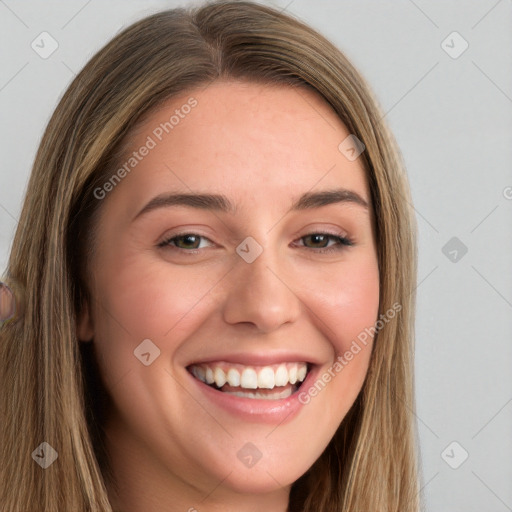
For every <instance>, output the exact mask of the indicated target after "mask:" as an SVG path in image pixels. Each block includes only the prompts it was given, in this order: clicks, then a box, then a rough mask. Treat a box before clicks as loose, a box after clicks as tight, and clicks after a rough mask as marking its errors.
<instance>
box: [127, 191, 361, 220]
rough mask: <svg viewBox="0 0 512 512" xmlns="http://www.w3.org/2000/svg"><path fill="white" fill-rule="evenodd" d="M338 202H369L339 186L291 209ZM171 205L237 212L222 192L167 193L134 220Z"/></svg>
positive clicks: (297, 202) (303, 197)
mask: <svg viewBox="0 0 512 512" xmlns="http://www.w3.org/2000/svg"><path fill="white" fill-rule="evenodd" d="M336 203H349V204H355V205H358V206H361V207H363V208H364V209H365V210H368V203H367V201H366V200H364V199H363V198H362V197H361V196H360V195H359V194H358V193H356V192H354V191H352V190H347V189H344V188H338V189H334V190H323V191H320V192H306V193H304V194H302V195H301V196H300V197H299V198H298V199H296V200H295V201H294V202H293V204H292V206H291V208H290V210H296V211H300V210H307V209H312V208H320V207H322V206H327V205H330V204H336ZM170 206H188V207H191V208H199V209H201V210H214V211H219V212H224V213H231V214H235V213H236V211H237V208H236V206H235V205H234V204H233V203H232V202H231V201H230V200H229V199H228V198H227V197H226V196H224V195H222V194H194V193H167V194H161V195H158V196H156V197H154V198H153V199H151V200H150V201H149V202H148V203H147V204H146V206H144V207H143V208H142V210H140V211H139V213H137V215H136V216H135V217H134V219H133V220H134V221H135V220H136V219H137V218H139V217H140V216H142V215H144V214H146V213H148V212H151V211H153V210H156V209H159V208H167V207H170Z"/></svg>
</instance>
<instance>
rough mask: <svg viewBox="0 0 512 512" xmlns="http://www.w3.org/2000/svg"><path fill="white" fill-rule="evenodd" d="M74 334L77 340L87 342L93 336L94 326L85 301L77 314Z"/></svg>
mask: <svg viewBox="0 0 512 512" xmlns="http://www.w3.org/2000/svg"><path fill="white" fill-rule="evenodd" d="M76 335H77V337H78V339H79V341H82V342H88V341H92V339H93V338H94V327H93V323H92V318H91V314H90V312H89V304H88V303H87V301H85V302H84V303H83V306H82V310H81V311H80V313H79V314H78V318H77V322H76Z"/></svg>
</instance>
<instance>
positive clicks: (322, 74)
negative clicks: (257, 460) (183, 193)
mask: <svg viewBox="0 0 512 512" xmlns="http://www.w3.org/2000/svg"><path fill="white" fill-rule="evenodd" d="M217 79H227V80H229V79H236V80H238V79H243V80H250V81H258V82H265V83H271V84H282V85H285V86H290V87H307V88H310V89H313V90H315V91H317V92H318V93H319V94H320V95H321V96H323V98H324V99H325V100H326V101H327V102H328V103H329V104H330V105H331V107H332V108H333V109H334V110H335V112H336V113H337V115H338V116H339V117H340V119H341V121H342V122H343V123H344V124H345V125H346V127H347V129H348V130H349V132H350V133H351V134H354V135H356V136H357V137H358V138H359V139H360V140H361V141H363V142H364V144H365V146H366V149H365V151H364V152H363V153H362V154H361V156H360V158H361V160H362V163H363V165H364V167H365V170H366V176H367V180H368V183H369V188H370V191H371V199H372V203H373V208H374V212H375V219H374V220H375V226H376V233H377V250H378V261H379V273H380V314H382V313H385V312H386V311H388V310H390V309H391V308H393V305H394V304H396V303H398V304H400V306H401V310H400V313H399V314H398V315H397V317H396V318H395V319H394V320H393V321H391V322H389V323H387V324H386V326H385V327H384V328H383V329H381V330H379V332H378V334H377V335H376V337H375V340H374V347H373V352H372V355H371V360H370V366H369V370H368V374H367V376H366V379H365V382H364V385H363V388H362V390H361V393H360V394H359V396H358V397H357V399H356V401H355V403H354V405H353V407H352V408H351V410H350V411H349V413H348V414H347V416H346V417H345V419H344V420H343V422H342V424H341V425H340V427H339V429H338V431H337V432H336V434H335V436H334V438H333V439H332V441H331V442H330V444H329V445H328V447H327V448H326V450H325V451H324V453H322V454H321V456H320V457H319V459H318V460H317V461H316V462H315V464H314V465H313V466H312V467H311V468H310V469H309V470H308V471H307V473H306V474H305V475H303V476H302V477H301V478H300V479H299V480H298V481H297V482H295V483H294V485H293V486H292V490H291V494H290V505H289V510H290V511H291V512H299V511H300V512H313V511H314V512H334V511H344V512H363V511H364V512H369V511H379V512H384V511H389V512H391V511H394V512H396V511H400V512H413V511H414V512H417V511H418V509H419V496H418V489H419V485H418V481H419V477H418V467H417V436H416V428H415V423H414V421H413V416H412V414H413V410H414V388H413V318H414V302H415V299H414V288H415V279H416V246H415V244H416V242H415V240H416V238H415V229H416V228H415V222H414V218H413V215H412V213H411V211H410V205H409V203H410V197H409V187H408V182H407V178H406V175H405V173H404V170H403V165H402V162H401V157H400V155H399V152H398V150H397V148H396V144H395V142H394V139H393V137H392V135H391V134H390V132H389V131H388V129H387V127H386V125H385V123H384V122H383V119H382V117H383V116H382V113H381V111H380V109H379V107H378V103H377V101H376V100H375V98H374V97H373V96H372V94H371V92H370V90H369V88H368V86H367V85H366V83H365V81H364V80H363V78H362V77H361V76H360V74H359V73H358V72H357V71H356V70H355V69H354V67H353V66H352V65H351V64H350V62H349V61H348V60H347V59H346V57H345V56H344V55H343V54H342V53H341V52H340V51H339V50H338V49H337V48H336V47H334V46H333V45H332V44H331V43H330V42H329V41H327V40H326V39H325V38H324V37H322V36H321V35H320V34H318V33H317V32H315V31H314V30H313V29H311V28H310V27H308V26H306V25H304V24H303V23H301V22H299V21H297V20H296V19H294V18H293V17H291V16H288V15H285V14H283V13H280V12H278V11H277V10H275V9H272V8H270V7H265V6H262V5H258V4H254V3H251V2H245V1H241V2H236V1H235V2H230V1H221V2H215V3H210V4H205V5H204V6H200V7H196V8H193V9H188V10H185V9H173V10H169V11H164V12H160V13H157V14H154V15H152V16H149V17H146V18H145V19H142V20H141V21H138V22H136V23H134V24H133V25H131V26H130V27H128V28H127V29H125V30H124V31H123V32H121V33H120V34H119V35H117V36H116V37H115V38H114V39H113V40H112V41H110V42H109V43H108V44H107V45H106V46H105V47H104V48H103V49H101V50H100V51H99V52H98V53H97V54H96V55H95V56H94V57H93V58H92V59H91V60H90V61H89V62H88V64H87V65H86V66H85V68H84V69H83V70H82V71H81V72H80V74H79V75H78V76H77V77H76V78H75V80H74V81H73V82H72V84H71V85H70V86H69V88H68V89H67V91H66V92H65V94H64V96H63V98H62V99H61V101H60V102H59V104H58V106H57V108H56V110H55V112H54V114H53V116H52V118H51V120H50V122H49V124H48V127H47V128H46V131H45V133H44V136H43V138H42V141H41V144H40V147H39V150H38V152H37V155H36V159H35V163H34V167H33V170H32V174H31V177H30V181H29V184H28V190H27V193H26V198H25V201H24V204H23V209H22V213H21V217H20V220H19V224H18V227H17V230H16V234H15V237H14V241H13V245H12V250H11V254H10V259H9V263H8V267H7V269H6V272H5V278H4V281H6V282H7V283H8V284H9V285H10V286H12V289H13V290H15V291H17V293H16V295H17V300H18V301H23V314H22V315H21V316H20V318H18V319H17V321H13V322H9V323H6V324H5V325H3V326H2V327H1V329H0V334H1V342H0V384H1V389H2V393H1V397H0V412H1V415H2V420H1V423H0V460H1V461H2V463H1V464H0V503H1V507H2V510H3V511H5V512H14V511H19V512H28V511H43V510H44V511H64V510H66V511H73V512H86V511H89V512H100V511H101V512H111V511H112V508H111V505H110V504H109V500H108V496H107V491H106V488H107V486H106V482H107V479H108V478H110V476H109V472H108V461H107V460H106V457H105V452H104V447H103V445H102V435H101V434H102V431H101V424H102V421H101V419H102V417H101V410H102V408H101V407H100V406H98V405H97V404H93V403H92V402H91V401H90V399H89V397H90V396H91V393H92V392H94V393H97V392H96V391H94V388H95V387H96V386H98V379H97V374H96V370H95V367H94V357H91V354H87V353H86V352H85V351H82V349H81V347H79V345H85V344H83V343H79V341H78V339H77V335H76V321H77V316H78V313H79V311H80V308H81V307H82V305H83V304H84V302H85V301H88V300H90V299H91V297H90V294H89V292H88V290H87V286H86V283H87V265H86V264H87V261H88V259H89V255H90V254H89V252H90V251H91V250H92V248H93V247H94V243H93V242H94V226H95V224H94V222H95V218H96V215H97V213H98V211H99V208H100V206H101V201H98V200H97V199H96V197H95V195H94V190H95V189H96V188H97V187H98V186H101V184H104V183H105V182H106V180H108V179H109V178H110V177H111V175H112V169H115V168H116V164H118V163H119V162H116V159H117V158H118V155H119V149H120V148H121V147H122V144H123V141H125V140H126V136H127V135H128V134H129V133H130V131H131V130H132V129H133V128H134V127H135V126H136V123H137V122H140V119H141V116H142V115H147V114H148V113H150V112H151V111H152V109H154V108H155V107H156V106H157V105H159V104H161V103H162V102H163V101H165V100H168V99H169V98H172V97H173V96H175V95H178V94H180V93H183V92H186V91H187V90H189V89H191V88H194V87H197V86H201V85H203V84H204V85H206V84H208V83H210V82H212V81H215V80H217ZM340 142H341V141H340ZM21 290H22V291H23V293H22V292H21ZM20 311H21V309H20ZM96 396H98V395H97V394H96ZM42 442H47V443H48V444H49V445H50V446H52V447H53V448H54V449H55V450H56V452H57V453H58V459H57V461H56V462H55V463H53V464H52V465H51V466H49V467H48V468H47V469H44V470H43V469H42V468H41V467H40V466H39V465H38V464H36V463H35V462H34V460H33V458H32V456H31V454H32V453H33V452H34V450H35V449H36V448H37V447H38V446H39V445H40V444H41V443H42Z"/></svg>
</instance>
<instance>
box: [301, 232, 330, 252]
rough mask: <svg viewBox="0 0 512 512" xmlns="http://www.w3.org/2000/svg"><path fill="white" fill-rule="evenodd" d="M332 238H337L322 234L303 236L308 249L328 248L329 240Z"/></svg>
mask: <svg viewBox="0 0 512 512" xmlns="http://www.w3.org/2000/svg"><path fill="white" fill-rule="evenodd" d="M331 238H335V237H333V236H331V235H325V234H321V233H313V234H311V235H306V236H303V237H302V240H303V242H304V245H305V246H306V247H311V248H313V249H323V248H324V247H327V245H328V244H329V240H330V239H331ZM306 241H308V242H309V243H311V245H308V243H307V242H306Z"/></svg>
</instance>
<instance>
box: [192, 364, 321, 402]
mask: <svg viewBox="0 0 512 512" xmlns="http://www.w3.org/2000/svg"><path fill="white" fill-rule="evenodd" d="M187 370H188V372H189V373H190V374H191V375H192V376H193V377H194V378H195V379H197V380H199V381H200V382H202V383H204V384H206V385H207V386H209V387H210V388H213V389H214V390H216V391H219V392H220V393H224V394H226V395H232V396H235V397H240V398H249V399H256V400H283V399H285V398H288V397H290V396H292V395H294V394H295V393H297V391H298V390H299V388H300V387H301V385H302V383H303V382H304V381H305V379H306V377H307V376H308V374H309V372H310V370H311V364H310V363H307V362H282V363H278V364H272V365H265V366H257V365H243V364H238V363H228V362H225V361H218V362H208V363H198V364H191V365H189V366H188V367H187Z"/></svg>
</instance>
